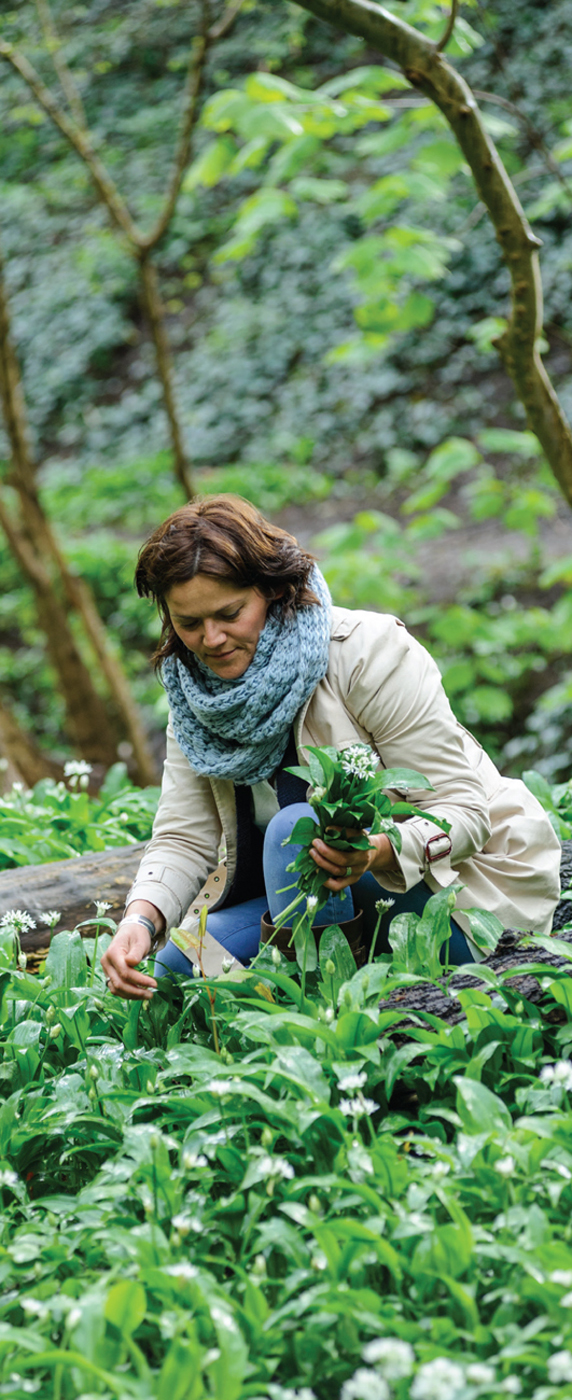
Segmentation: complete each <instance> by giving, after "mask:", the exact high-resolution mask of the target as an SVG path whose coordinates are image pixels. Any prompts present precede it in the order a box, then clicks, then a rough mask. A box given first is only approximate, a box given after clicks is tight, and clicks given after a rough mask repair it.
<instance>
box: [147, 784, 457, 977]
mask: <svg viewBox="0 0 572 1400" xmlns="http://www.w3.org/2000/svg"><path fill="white" fill-rule="evenodd" d="M299 817H312V818H313V820H314V821H315V820H316V817H315V813H314V811H313V809H312V808H311V807H310V806H309V804H308V803H307V802H295V803H292V805H291V806H290V807H283V808H282V810H281V811H280V812H277V813H276V816H274V817H273V818H272V821H271V822H270V823H269V825H268V827H267V829H266V834H265V837H264V851H263V868H264V885H265V889H266V895H262V896H260V898H259V899H248V900H246V901H245V903H244V904H233V905H231V906H230V908H228V909H226V908H223V909H214V910H213V912H212V914H209V916H208V918H207V929H208V931H209V933H211V934H212V936H213V938H216V939H217V941H218V942H219V943H222V946H223V948H226V949H227V950H228V952H229V953H230V954H231V955H232V956H233V957H236V958H237V959H238V961H239V962H241V963H245V964H248V963H249V962H250V960H251V958H253V957H254V956H255V954H256V953H257V952H258V949H259V947H260V920H261V918H262V915H263V914H264V913H265V912H266V910H267V909H268V910H269V911H270V917H271V919H272V921H273V922H274V920H275V919H276V918H277V917H278V915H279V914H281V913H282V911H283V910H284V909H286V908H287V906H288V905H289V904H290V902H291V900H292V899H293V897H294V894H295V890H294V889H293V888H292V889H285V888H284V887H285V886H288V885H293V884H294V875H293V874H292V872H291V871H290V872H288V871H287V870H286V866H287V865H290V863H291V862H292V861H293V860H294V858H295V856H296V854H297V852H298V851H299V850H300V847H299V846H283V845H282V842H283V841H284V839H285V837H287V836H289V835H290V832H291V831H292V828H293V826H294V825H295V823H296V822H297V821H298V818H299ZM281 891H283V892H282V893H281ZM431 894H432V890H430V889H429V886H428V885H426V884H425V881H424V880H420V882H419V884H418V885H414V887H413V889H410V890H408V891H407V893H406V894H397V895H392V894H388V892H387V890H384V889H383V887H382V886H381V885H380V884H379V883H378V881H377V880H376V879H375V877H374V876H373V875H370V874H367V875H362V878H361V880H358V881H357V883H356V884H355V885H352V886H351V887H350V888H348V890H347V891H346V894H345V897H344V898H342V896H341V895H339V894H333V893H332V894H330V898H329V899H328V902H327V904H325V905H324V907H323V908H322V909H320V910H319V912H318V913H317V915H316V918H315V919H314V923H317V924H322V925H323V924H341V923H345V922H346V921H347V920H348V919H352V918H353V916H354V908H355V909H361V910H362V911H363V931H364V942H365V945H366V947H369V943H370V941H371V939H372V938H373V933H374V929H375V925H376V922H377V918H378V915H377V910H376V907H375V905H376V902H377V900H378V899H383V898H384V897H385V896H386V895H387V897H388V898H389V899H393V900H394V901H395V903H394V905H393V907H392V909H390V910H389V912H388V913H387V914H384V916H383V919H382V920H381V924H380V929H379V935H378V939H377V944H376V952H377V953H387V952H389V942H388V938H387V933H388V929H389V925H390V923H391V920H392V919H393V918H395V915H396V914H402V913H408V912H409V911H413V912H414V913H416V914H421V913H422V911H423V909H424V907H425V905H426V903H427V900H428V899H430V898H431ZM444 958H445V953H444V951H443V961H444ZM465 962H473V955H472V953H471V951H470V949H469V945H468V943H467V941H466V938H465V935H464V933H463V931H462V929H461V928H460V927H459V925H458V924H457V923H455V920H454V919H452V920H451V938H450V941H449V963H450V964H455V965H456V966H459V965H460V964H461V963H465ZM168 970H171V971H172V972H182V973H185V975H186V976H187V977H188V975H189V960H188V958H186V957H185V955H184V953H181V951H180V949H179V948H177V947H176V945H175V944H174V943H171V942H169V943H167V946H166V947H165V948H163V949H162V951H161V952H160V953H158V955H157V958H156V961H155V976H156V977H162V976H164V974H165V972H167V971H168Z"/></svg>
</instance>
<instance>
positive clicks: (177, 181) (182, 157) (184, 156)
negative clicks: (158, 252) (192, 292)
mask: <svg viewBox="0 0 572 1400" xmlns="http://www.w3.org/2000/svg"><path fill="white" fill-rule="evenodd" d="M207 52H208V37H207V35H206V34H201V35H200V37H199V38H197V39H195V42H194V44H193V45H192V47H191V53H190V57H189V67H188V70H187V82H186V85H185V95H184V97H183V110H182V113H181V126H180V131H179V140H178V143H177V151H176V154H175V160H174V164H173V171H172V174H171V179H170V181H169V187H168V190H167V193H166V196H165V203H164V205H163V209H162V211H161V213H160V215H159V218H158V219H157V222H156V224H155V227H154V228H152V229H151V230H150V232H149V233H147V234H143V233H139V234H138V238H137V242H138V246H139V248H141V249H151V248H155V247H156V245H157V243H159V242H160V240H161V238H162V237H163V234H164V233H165V231H166V229H167V228H168V227H169V224H170V222H171V219H172V217H173V214H174V211H175V205H176V203H177V199H178V197H179V191H180V188H181V180H182V178H183V175H184V173H185V170H186V167H187V164H188V160H189V155H190V150H191V140H192V136H193V132H194V129H195V123H196V116H197V102H198V99H199V95H200V91H201V88H202V85H203V78H204V72H205V61H206V56H207Z"/></svg>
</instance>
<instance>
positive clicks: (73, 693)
mask: <svg viewBox="0 0 572 1400" xmlns="http://www.w3.org/2000/svg"><path fill="white" fill-rule="evenodd" d="M0 394H1V397H2V408H3V413H4V419H5V423H6V429H7V433H8V438H9V441H10V446H11V449H12V467H11V472H10V476H9V478H8V481H9V484H10V485H11V486H12V487H13V488H14V490H15V491H16V492H17V495H18V498H19V503H20V520H19V522H15V521H14V520H13V518H12V516H11V515H10V513H9V512H8V510H7V508H6V505H5V502H4V501H3V500H1V499H0V525H1V526H2V528H3V529H4V532H5V534H6V538H7V540H8V543H9V545H10V548H11V550H12V553H13V554H14V557H15V558H16V560H17V562H18V564H19V566H20V568H21V570H22V572H23V574H24V576H25V577H26V578H27V579H28V582H29V583H30V584H31V586H32V588H33V590H34V594H35V598H36V606H37V610H38V619H39V622H40V626H41V627H42V630H43V631H44V633H45V636H46V642H47V648H48V653H49V656H50V660H51V662H52V665H53V667H54V670H55V672H56V675H57V676H58V680H59V685H60V689H61V692H62V695H63V697H64V703H65V706H66V712H67V719H68V724H69V730H70V737H71V738H72V741H73V742H74V744H76V745H77V747H78V749H79V751H80V753H81V754H83V756H84V757H85V758H87V759H90V760H91V761H93V762H97V763H103V764H104V765H105V766H106V767H109V765H110V764H111V763H113V762H114V761H115V758H116V756H117V745H118V743H119V742H120V740H121V739H122V738H123V737H126V738H127V739H128V740H129V741H130V743H131V746H132V749H133V757H134V761H135V765H136V774H137V777H138V778H139V781H140V782H141V783H142V784H145V783H153V782H156V780H157V772H156V767H155V763H154V761H153V757H152V754H151V750H150V748H149V744H148V742H147V737H146V735H145V731H144V729H143V725H142V723H141V718H140V716H139V714H138V711H137V706H136V705H135V702H134V700H133V696H132V694H131V690H130V687H129V683H128V681H127V677H126V675H125V672H124V671H123V667H122V666H121V662H120V661H119V659H118V658H117V657H115V656H114V655H113V653H112V651H111V648H110V645H109V640H108V638H107V635H106V631H105V627H104V624H103V622H102V621H101V618H100V617H99V614H98V612H97V608H96V606H95V603H94V600H93V598H92V596H91V593H90V590H89V589H88V588H87V586H86V584H84V583H83V582H82V581H81V580H80V579H76V578H75V577H74V575H73V574H72V573H71V570H70V569H69V567H68V565H67V563H66V561H65V559H64V558H63V556H62V554H61V551H60V549H59V546H58V544H57V542H56V540H55V538H54V535H53V532H52V529H51V526H50V523H49V521H48V519H47V517H46V516H45V514H44V511H43V508H42V504H41V501H40V499H39V496H38V491H37V485H36V466H35V462H34V459H33V455H32V450H31V447H30V442H29V434H28V429H27V423H26V410H25V401H24V394H23V389H22V380H21V375H20V367H19V364H18V359H17V356H16V352H15V349H14V346H13V343H12V338H11V328H10V312H9V306H8V300H7V297H6V291H5V285H4V279H3V267H2V260H1V254H0ZM70 609H71V610H75V611H76V612H77V613H78V614H79V617H80V618H81V620H82V622H83V624H84V628H85V631H86V633H87V636H88V639H89V641H90V642H91V645H92V647H93V650H94V652H95V656H96V660H97V663H98V665H99V667H100V669H101V672H102V674H103V676H104V678H105V680H106V681H107V685H108V687H109V690H110V692H111V695H112V696H113V699H114V701H115V705H116V709H117V712H118V718H117V719H116V718H115V717H114V716H113V715H112V714H110V713H108V710H107V708H106V705H105V702H104V700H103V699H102V697H101V695H100V694H99V692H98V690H97V688H96V686H95V685H94V683H93V680H92V676H91V674H90V672H89V670H88V668H87V665H86V664H85V662H84V660H83V658H82V655H81V652H80V650H79V648H78V645H77V642H76V639H75V637H74V633H73V630H72V627H71V623H70V618H69V611H70Z"/></svg>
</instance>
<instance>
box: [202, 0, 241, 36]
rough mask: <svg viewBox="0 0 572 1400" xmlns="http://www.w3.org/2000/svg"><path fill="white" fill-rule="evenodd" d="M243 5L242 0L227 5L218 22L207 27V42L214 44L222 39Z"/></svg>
mask: <svg viewBox="0 0 572 1400" xmlns="http://www.w3.org/2000/svg"><path fill="white" fill-rule="evenodd" d="M243 5H244V0H238V3H237V4H234V5H227V7H226V10H225V11H224V13H223V14H222V15H221V18H220V19H219V22H218V24H213V26H212V29H209V31H208V36H207V37H208V41H209V44H215V43H216V42H217V40H218V39H224V37H225V35H227V34H228V32H229V30H230V29H232V26H233V24H234V21H235V19H236V17H237V15H239V14H240V11H241V9H242V6H243Z"/></svg>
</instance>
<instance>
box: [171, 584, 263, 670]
mask: <svg viewBox="0 0 572 1400" xmlns="http://www.w3.org/2000/svg"><path fill="white" fill-rule="evenodd" d="M165 601H166V603H167V607H168V609H169V616H170V618H171V622H172V624H173V627H174V629H175V632H176V633H177V636H178V637H180V638H181V641H182V642H184V644H185V646H186V647H187V648H188V650H189V651H192V652H194V655H195V656H198V658H199V661H202V662H203V663H204V665H205V666H208V668H209V670H210V671H214V673H215V675H217V676H220V677H221V679H222V680H225V681H236V680H238V678H239V676H243V675H244V672H245V671H246V670H248V667H249V666H250V663H251V661H252V658H253V656H254V653H255V651H256V644H257V642H258V638H259V636H260V633H261V631H262V628H263V627H264V623H265V622H266V614H267V612H268V599H267V598H264V597H263V595H262V593H259V592H258V589H257V588H241V587H240V586H238V585H236V584H234V583H229V581H228V579H222V578H211V576H210V575H209V574H195V577H194V578H190V579H188V580H187V582H186V583H177V584H175V586H174V587H173V588H171V589H170V591H169V593H167V595H166V600H165Z"/></svg>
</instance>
